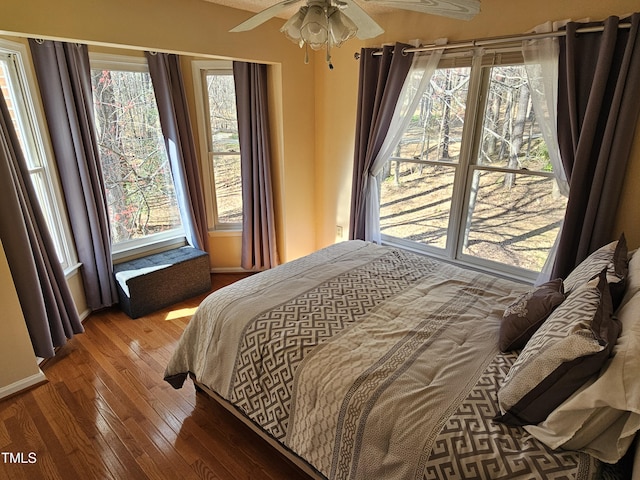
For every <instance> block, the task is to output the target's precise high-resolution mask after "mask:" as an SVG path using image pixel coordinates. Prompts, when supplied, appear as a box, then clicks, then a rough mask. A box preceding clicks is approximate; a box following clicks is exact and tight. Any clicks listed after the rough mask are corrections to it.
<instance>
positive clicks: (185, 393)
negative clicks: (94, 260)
mask: <svg viewBox="0 0 640 480" xmlns="http://www.w3.org/2000/svg"><path fill="white" fill-rule="evenodd" d="M213 278H214V289H216V288H219V287H221V286H222V285H224V284H228V283H231V282H233V281H235V280H237V279H239V278H240V276H239V275H235V274H217V275H214V277H213ZM203 298H204V295H202V296H200V297H196V298H193V299H191V300H188V301H185V302H182V303H180V304H178V305H174V306H173V307H170V308H167V309H164V310H162V311H159V312H156V313H154V314H151V315H148V316H146V317H142V318H139V319H137V320H132V319H130V318H129V317H127V316H126V315H125V314H123V313H122V312H120V311H119V310H117V309H109V310H107V311H103V312H99V313H95V314H93V315H91V316H90V317H89V318H88V319H87V320H85V322H84V326H85V330H86V331H85V333H83V334H81V335H76V336H75V337H74V338H73V339H71V340H70V341H69V342H68V343H67V345H65V346H64V347H62V348H61V349H60V351H59V353H58V354H57V355H56V357H55V358H54V359H52V360H50V361H48V362H47V363H45V364H44V365H43V367H42V369H43V371H44V373H45V375H46V376H47V379H48V380H49V381H48V383H46V384H44V385H41V386H39V387H37V388H34V389H32V390H30V391H28V392H25V393H22V394H20V395H17V396H15V397H12V398H9V399H6V400H4V401H2V402H0V452H2V458H0V478H2V479H4V478H7V479H29V480H34V479H62V480H67V479H87V480H90V479H111V478H113V479H117V480H122V479H162V480H166V479H180V480H183V479H198V478H201V479H220V480H225V479H234V480H235V479H292V480H294V479H300V480H306V479H308V478H309V477H308V476H306V475H305V474H304V473H303V472H301V471H300V470H299V469H298V468H297V467H295V466H294V465H293V464H291V463H290V462H289V461H288V460H286V459H285V458H284V457H283V456H281V455H280V454H279V453H278V452H277V451H275V450H274V449H273V448H272V447H270V446H269V445H267V444H266V442H264V441H263V440H262V439H260V438H259V437H258V436H257V435H256V434H255V433H254V432H252V431H251V430H250V429H249V428H248V427H246V426H245V425H243V424H242V423H241V422H240V421H239V420H238V419H236V418H235V417H233V415H231V414H230V413H229V412H227V411H226V410H225V409H224V408H223V407H222V406H220V405H219V404H218V403H216V402H215V401H213V400H212V399H210V398H208V397H207V396H206V395H204V394H202V393H199V394H196V392H195V389H194V387H193V384H192V383H191V381H190V380H189V381H187V383H185V386H184V387H183V388H182V389H180V390H174V389H173V388H172V387H171V386H170V385H169V384H168V383H166V382H164V381H163V379H162V376H163V372H164V367H165V365H166V364H167V362H168V360H169V357H170V355H171V353H172V351H173V348H174V346H175V344H176V342H177V340H178V338H179V337H180V334H181V333H182V331H183V329H184V327H185V326H186V324H187V323H188V321H189V318H190V315H191V314H192V311H193V309H195V307H196V306H197V305H198V304H199V303H200V301H202V299H203Z"/></svg>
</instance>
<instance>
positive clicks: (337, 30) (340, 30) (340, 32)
mask: <svg viewBox="0 0 640 480" xmlns="http://www.w3.org/2000/svg"><path fill="white" fill-rule="evenodd" d="M327 18H328V21H329V35H330V36H331V43H332V44H333V45H334V46H336V47H339V46H341V45H342V44H343V43H344V42H346V41H347V40H349V39H350V38H351V37H353V36H355V34H356V33H358V27H357V26H356V24H355V23H353V21H352V20H351V19H350V18H349V17H347V16H346V15H345V14H344V13H342V12H341V11H340V9H339V8H338V7H331V8H330V9H329V11H328V13H327Z"/></svg>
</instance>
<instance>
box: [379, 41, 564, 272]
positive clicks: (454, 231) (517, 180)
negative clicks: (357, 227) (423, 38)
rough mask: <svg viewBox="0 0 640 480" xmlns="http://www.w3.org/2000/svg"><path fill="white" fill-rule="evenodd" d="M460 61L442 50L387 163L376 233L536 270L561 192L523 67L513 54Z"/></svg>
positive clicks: (445, 253)
mask: <svg viewBox="0 0 640 480" xmlns="http://www.w3.org/2000/svg"><path fill="white" fill-rule="evenodd" d="M460 60H461V59H460V58H458V59H449V60H447V59H444V57H443V61H441V68H439V69H438V70H436V72H435V73H434V76H433V77H432V79H431V84H430V87H429V88H428V89H427V91H426V92H425V94H424V96H423V97H422V99H421V102H420V104H419V106H418V108H417V110H416V112H415V114H414V115H413V117H412V120H411V123H410V124H409V126H408V128H407V130H406V132H405V133H404V135H403V137H402V139H401V141H400V144H399V146H398V149H397V151H396V152H395V155H394V156H393V157H392V158H391V159H390V160H389V162H388V164H387V166H386V168H385V171H384V172H383V182H382V186H381V195H380V199H381V200H380V204H381V205H380V230H381V234H382V239H383V241H385V242H388V243H396V244H401V245H404V246H408V247H412V248H416V249H419V250H424V251H427V252H431V253H435V254H437V255H440V256H442V257H445V258H450V259H452V260H456V261H460V262H463V263H468V264H474V265H478V266H481V267H484V268H487V269H490V270H493V271H499V272H503V273H506V274H509V275H512V276H517V277H521V278H526V279H532V278H535V276H536V274H537V272H539V271H540V270H541V269H542V267H543V265H544V262H545V259H546V257H547V254H548V252H549V250H550V248H551V247H552V245H553V242H554V240H555V238H556V236H557V234H558V230H559V226H560V223H561V221H562V218H563V216H564V211H565V208H566V199H565V198H564V197H562V196H561V195H559V194H558V192H557V188H556V183H555V179H554V176H553V171H552V167H551V163H550V161H549V155H548V151H547V147H546V144H545V142H544V139H543V138H542V134H541V132H540V128H539V126H538V123H537V121H536V118H535V113H534V111H533V108H532V103H531V96H530V92H529V87H528V82H527V76H526V72H525V67H524V65H522V59H521V57H520V55H519V54H515V53H510V54H509V53H505V54H504V55H495V54H493V55H490V56H489V55H488V56H485V57H484V58H483V59H479V60H476V61H475V63H474V64H473V65H471V62H469V64H468V65H462V66H459V65H455V63H456V62H457V63H458V64H460V63H461V62H460ZM447 62H448V63H449V65H447ZM443 64H444V65H443Z"/></svg>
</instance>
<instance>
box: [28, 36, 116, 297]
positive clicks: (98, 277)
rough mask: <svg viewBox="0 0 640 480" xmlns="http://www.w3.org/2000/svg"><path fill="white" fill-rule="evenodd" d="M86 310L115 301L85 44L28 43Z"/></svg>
mask: <svg viewBox="0 0 640 480" xmlns="http://www.w3.org/2000/svg"><path fill="white" fill-rule="evenodd" d="M29 45H30V47H31V55H32V57H33V63H34V67H35V71H36V77H37V79H38V85H39V87H40V95H41V97H42V103H43V105H44V113H45V117H46V119H47V125H48V127H49V134H50V136H51V144H52V146H53V152H54V155H55V158H56V165H57V167H58V173H59V175H60V182H61V184H62V190H63V192H64V198H65V203H66V206H67V212H68V213H69V221H70V223H71V229H72V230H73V238H74V241H75V246H76V251H77V252H78V260H79V261H80V263H82V279H83V283H84V289H85V294H86V298H87V305H88V307H89V308H91V309H92V310H97V309H99V308H103V307H108V306H110V305H113V304H114V303H116V302H117V301H118V294H117V290H116V285H115V280H114V277H113V264H112V262H111V231H110V226H109V217H108V213H107V201H106V197H105V195H106V193H105V189H104V182H103V179H102V170H101V166H100V157H99V154H98V143H97V136H96V132H95V122H94V120H93V96H92V91H91V68H90V66H89V53H88V50H87V46H86V45H78V44H75V43H63V42H52V41H39V40H33V39H30V40H29Z"/></svg>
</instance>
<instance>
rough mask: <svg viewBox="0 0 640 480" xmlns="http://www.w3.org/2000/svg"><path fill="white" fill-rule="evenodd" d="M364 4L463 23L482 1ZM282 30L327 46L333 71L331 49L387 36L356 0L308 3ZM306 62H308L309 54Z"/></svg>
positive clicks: (269, 12) (369, 0) (247, 24)
mask: <svg viewBox="0 0 640 480" xmlns="http://www.w3.org/2000/svg"><path fill="white" fill-rule="evenodd" d="M301 1H302V0H284V1H282V2H280V3H276V4H275V5H272V6H271V7H269V8H267V9H265V10H262V11H261V12H259V13H257V14H255V15H254V16H252V17H250V18H249V19H248V20H245V21H244V22H242V23H241V24H240V25H238V26H236V27H234V28H232V29H231V30H230V31H231V32H245V31H247V30H252V29H254V28H256V27H257V26H259V25H262V24H263V23H264V22H266V21H267V20H270V19H272V18H274V17H276V16H278V15H280V14H281V13H282V12H284V11H285V10H286V9H287V8H289V7H290V6H292V5H295V4H296V3H299V2H301ZM364 3H365V4H371V5H374V4H375V5H380V6H383V7H389V8H398V9H402V10H411V11H416V12H421V13H429V14H432V15H440V16H447V17H452V18H457V19H462V20H470V19H472V18H473V17H474V16H475V15H476V14H477V13H478V12H479V11H480V1H479V0H364ZM280 31H281V32H283V33H284V34H285V35H286V36H287V37H288V38H289V39H290V40H292V41H293V42H295V43H297V44H299V45H300V47H303V46H304V47H311V48H312V49H314V50H318V49H320V48H322V47H325V46H326V49H327V63H328V64H329V68H333V66H332V64H331V55H330V49H331V47H334V46H335V47H339V46H340V45H342V44H343V43H344V42H345V41H346V40H348V39H349V38H352V37H354V36H356V37H358V38H359V39H361V40H365V39H368V38H373V37H377V36H378V35H380V34H382V33H384V30H383V29H382V27H380V25H378V24H377V23H376V22H375V20H373V18H371V17H370V16H369V14H368V13H367V12H365V11H364V10H363V9H362V7H360V6H359V5H358V4H357V3H355V2H354V1H353V0H306V2H305V5H303V6H302V7H300V9H299V10H298V11H297V12H296V13H295V14H294V15H293V16H292V17H291V18H289V20H287V22H286V23H285V24H284V25H283V26H282V28H281V29H280ZM305 61H308V51H307V54H306V56H305Z"/></svg>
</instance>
